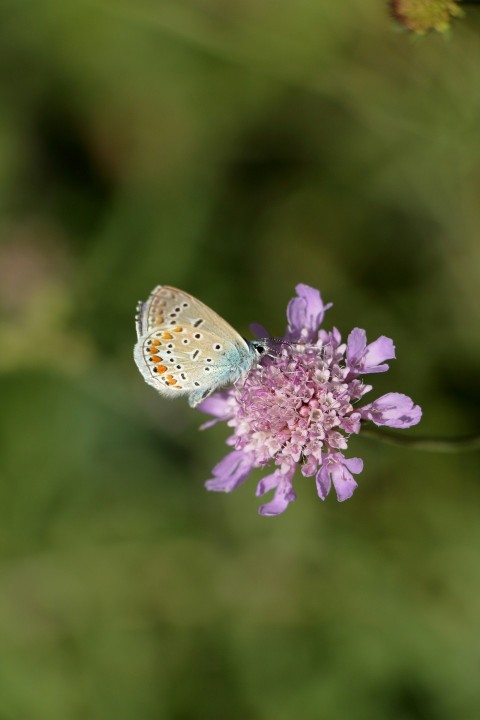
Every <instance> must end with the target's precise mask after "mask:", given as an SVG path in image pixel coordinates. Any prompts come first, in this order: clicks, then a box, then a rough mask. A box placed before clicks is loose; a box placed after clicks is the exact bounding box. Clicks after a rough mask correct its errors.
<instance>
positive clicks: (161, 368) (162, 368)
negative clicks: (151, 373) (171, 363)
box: [157, 365, 167, 375]
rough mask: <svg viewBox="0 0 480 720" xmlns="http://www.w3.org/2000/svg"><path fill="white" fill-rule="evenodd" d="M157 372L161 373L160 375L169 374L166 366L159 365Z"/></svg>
mask: <svg viewBox="0 0 480 720" xmlns="http://www.w3.org/2000/svg"><path fill="white" fill-rule="evenodd" d="M157 372H159V373H160V375H163V373H164V372H167V368H166V366H165V365H157Z"/></svg>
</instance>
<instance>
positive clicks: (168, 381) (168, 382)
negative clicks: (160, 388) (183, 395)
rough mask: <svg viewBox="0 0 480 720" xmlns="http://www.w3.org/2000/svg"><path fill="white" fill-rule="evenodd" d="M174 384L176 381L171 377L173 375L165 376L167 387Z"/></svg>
mask: <svg viewBox="0 0 480 720" xmlns="http://www.w3.org/2000/svg"><path fill="white" fill-rule="evenodd" d="M176 382H177V381H176V380H175V378H174V377H173V375H167V384H168V385H175V384H176Z"/></svg>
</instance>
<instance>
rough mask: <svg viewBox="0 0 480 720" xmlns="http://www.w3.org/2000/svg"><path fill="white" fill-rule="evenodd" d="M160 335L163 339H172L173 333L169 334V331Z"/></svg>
mask: <svg viewBox="0 0 480 720" xmlns="http://www.w3.org/2000/svg"><path fill="white" fill-rule="evenodd" d="M162 337H163V339H164V340H173V335H171V334H170V333H169V332H164V333H163V335H162Z"/></svg>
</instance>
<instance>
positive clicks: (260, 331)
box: [249, 323, 271, 340]
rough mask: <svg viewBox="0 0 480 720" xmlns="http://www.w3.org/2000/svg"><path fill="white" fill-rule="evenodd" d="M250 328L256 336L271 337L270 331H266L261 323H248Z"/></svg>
mask: <svg viewBox="0 0 480 720" xmlns="http://www.w3.org/2000/svg"><path fill="white" fill-rule="evenodd" d="M249 327H250V330H251V331H252V333H253V334H254V335H255V337H256V338H258V339H260V338H261V339H262V340H263V338H269V337H271V335H270V333H269V332H268V330H267V328H265V327H264V326H263V325H260V323H250V326H249Z"/></svg>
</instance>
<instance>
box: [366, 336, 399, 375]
mask: <svg viewBox="0 0 480 720" xmlns="http://www.w3.org/2000/svg"><path fill="white" fill-rule="evenodd" d="M394 358H395V345H394V344H393V340H391V339H390V338H388V337H385V335H381V336H380V337H379V338H377V340H374V341H373V342H372V343H370V345H368V346H367V352H366V354H365V366H366V367H369V368H374V367H375V366H377V365H379V364H380V363H382V362H383V361H384V360H393V359H394Z"/></svg>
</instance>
